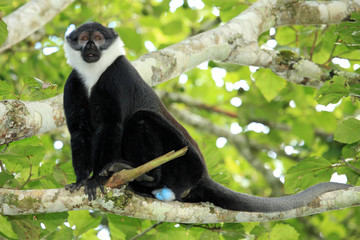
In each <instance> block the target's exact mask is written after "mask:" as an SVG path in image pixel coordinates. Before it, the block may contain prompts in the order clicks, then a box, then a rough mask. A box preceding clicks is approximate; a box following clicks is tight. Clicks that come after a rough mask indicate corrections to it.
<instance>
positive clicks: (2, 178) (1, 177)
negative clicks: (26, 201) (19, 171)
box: [0, 172, 14, 187]
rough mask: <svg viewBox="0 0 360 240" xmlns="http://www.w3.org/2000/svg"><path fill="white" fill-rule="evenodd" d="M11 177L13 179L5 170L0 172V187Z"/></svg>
mask: <svg viewBox="0 0 360 240" xmlns="http://www.w3.org/2000/svg"><path fill="white" fill-rule="evenodd" d="M11 179H14V175H12V174H9V173H7V172H0V187H2V186H4V184H5V183H6V182H7V181H9V180H11Z"/></svg>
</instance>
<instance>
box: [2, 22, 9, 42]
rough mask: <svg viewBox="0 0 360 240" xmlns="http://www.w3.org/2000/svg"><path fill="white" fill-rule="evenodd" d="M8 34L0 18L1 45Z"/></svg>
mask: <svg viewBox="0 0 360 240" xmlns="http://www.w3.org/2000/svg"><path fill="white" fill-rule="evenodd" d="M7 36H8V30H7V26H6V23H5V22H4V21H3V20H0V46H1V45H3V43H4V42H5V40H6V38H7Z"/></svg>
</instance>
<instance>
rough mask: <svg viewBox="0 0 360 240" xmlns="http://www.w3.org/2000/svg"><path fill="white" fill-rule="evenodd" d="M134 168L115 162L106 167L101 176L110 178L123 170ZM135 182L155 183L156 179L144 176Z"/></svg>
mask: <svg viewBox="0 0 360 240" xmlns="http://www.w3.org/2000/svg"><path fill="white" fill-rule="evenodd" d="M133 168H134V167H132V166H130V165H129V164H127V163H124V162H120V161H113V162H111V163H108V164H106V165H105V167H104V168H103V169H102V170H101V171H100V173H99V176H102V177H110V176H111V175H112V174H114V173H116V172H120V171H121V170H124V169H133ZM135 181H139V182H140V181H141V182H142V181H145V182H153V181H154V178H153V177H151V176H149V175H147V174H143V175H141V176H140V177H138V178H136V179H135Z"/></svg>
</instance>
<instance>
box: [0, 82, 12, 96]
mask: <svg viewBox="0 0 360 240" xmlns="http://www.w3.org/2000/svg"><path fill="white" fill-rule="evenodd" d="M0 96H1V97H2V99H11V98H15V96H16V95H14V87H13V85H12V84H10V83H8V82H6V81H0Z"/></svg>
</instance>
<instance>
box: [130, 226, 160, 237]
mask: <svg viewBox="0 0 360 240" xmlns="http://www.w3.org/2000/svg"><path fill="white" fill-rule="evenodd" d="M163 223H164V222H157V223H155V224H154V225H152V226H151V227H149V228H148V229H146V230H145V231H143V232H142V233H139V234H138V235H136V236H134V237H132V238H130V240H135V239H138V238H139V237H141V236H143V235H145V234H146V233H147V232H149V231H151V230H152V229H154V228H156V227H157V226H159V225H160V224H163Z"/></svg>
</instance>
